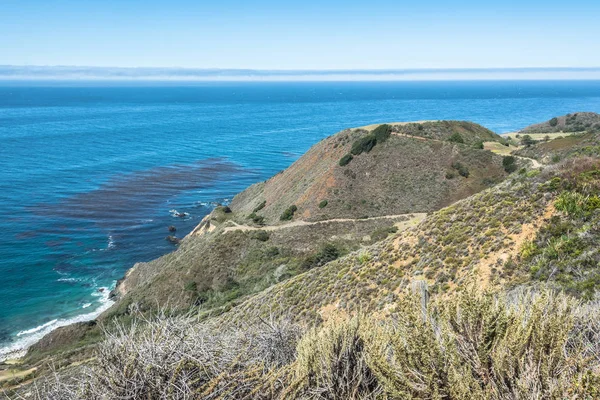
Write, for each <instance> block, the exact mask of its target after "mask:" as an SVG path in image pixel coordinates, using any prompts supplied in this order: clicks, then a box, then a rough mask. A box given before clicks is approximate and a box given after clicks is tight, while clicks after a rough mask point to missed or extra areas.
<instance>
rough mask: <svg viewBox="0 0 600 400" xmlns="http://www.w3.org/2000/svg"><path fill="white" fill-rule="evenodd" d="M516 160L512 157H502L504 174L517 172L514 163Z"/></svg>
mask: <svg viewBox="0 0 600 400" xmlns="http://www.w3.org/2000/svg"><path fill="white" fill-rule="evenodd" d="M515 161H516V158H515V157H513V156H504V157H502V166H503V167H504V170H505V171H506V172H508V173H509V174H510V173H513V172H515V171H516V170H517V164H516V163H515Z"/></svg>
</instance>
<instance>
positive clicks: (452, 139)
mask: <svg viewBox="0 0 600 400" xmlns="http://www.w3.org/2000/svg"><path fill="white" fill-rule="evenodd" d="M448 141H449V142H452V143H464V142H465V140H464V139H463V137H462V136H461V134H460V133H458V132H454V133H453V134H452V135H450V137H449V138H448Z"/></svg>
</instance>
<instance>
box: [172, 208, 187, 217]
mask: <svg viewBox="0 0 600 400" xmlns="http://www.w3.org/2000/svg"><path fill="white" fill-rule="evenodd" d="M169 214H171V217H173V218H188V217H189V216H190V213H186V212H183V213H181V212H179V211H177V210H175V209H172V210H169Z"/></svg>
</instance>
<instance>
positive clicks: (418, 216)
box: [223, 213, 427, 233]
mask: <svg viewBox="0 0 600 400" xmlns="http://www.w3.org/2000/svg"><path fill="white" fill-rule="evenodd" d="M426 215H427V213H410V214H397V215H382V216H379V217H369V218H336V219H326V220H323V221H314V222H308V221H303V220H298V221H292V222H288V223H287V224H283V225H268V226H262V227H255V226H249V225H240V224H238V223H236V222H234V221H231V223H233V224H235V225H234V226H228V227H226V228H225V229H223V233H225V232H232V231H244V232H245V231H258V230H262V231H267V232H270V231H278V230H281V229H287V228H294V227H298V226H311V225H320V224H329V223H336V222H360V221H372V220H379V219H396V218H402V217H409V218H408V219H407V220H405V221H399V222H398V224H400V225H401V226H400V227H404V226H405V225H406V227H408V226H410V225H413V224H416V223H418V222H420V221H421V220H423V218H425V216H426Z"/></svg>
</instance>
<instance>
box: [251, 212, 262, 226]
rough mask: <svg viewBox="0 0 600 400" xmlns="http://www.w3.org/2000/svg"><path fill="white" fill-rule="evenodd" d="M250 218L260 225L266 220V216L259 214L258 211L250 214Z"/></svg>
mask: <svg viewBox="0 0 600 400" xmlns="http://www.w3.org/2000/svg"><path fill="white" fill-rule="evenodd" d="M248 219H251V220H252V221H253V222H254V223H255V224H258V225H262V224H264V222H265V217H263V216H262V215H257V214H256V213H252V214H250V215H248Z"/></svg>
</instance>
